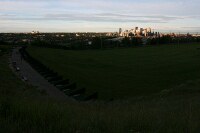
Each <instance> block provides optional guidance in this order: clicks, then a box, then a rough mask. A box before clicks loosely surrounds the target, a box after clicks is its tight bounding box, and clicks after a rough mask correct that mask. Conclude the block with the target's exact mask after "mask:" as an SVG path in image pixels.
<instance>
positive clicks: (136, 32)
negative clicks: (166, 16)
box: [119, 27, 159, 37]
mask: <svg viewBox="0 0 200 133" xmlns="http://www.w3.org/2000/svg"><path fill="white" fill-rule="evenodd" d="M158 34H159V33H158V32H156V33H154V32H152V29H151V28H139V27H135V28H134V29H131V30H125V31H123V30H122V28H119V36H124V37H125V36H126V37H129V36H138V37H140V36H145V37H147V36H154V35H158Z"/></svg>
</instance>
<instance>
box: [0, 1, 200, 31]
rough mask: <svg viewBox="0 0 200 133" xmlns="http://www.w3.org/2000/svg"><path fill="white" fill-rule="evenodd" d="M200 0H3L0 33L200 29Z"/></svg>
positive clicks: (0, 12) (0, 7)
mask: <svg viewBox="0 0 200 133" xmlns="http://www.w3.org/2000/svg"><path fill="white" fill-rule="evenodd" d="M199 14H200V1H199V0H167V1H166V0H0V32H30V31H33V30H37V31H40V32H105V31H106V32H107V31H117V30H118V28H120V27H121V28H123V30H125V29H131V28H133V27H135V26H138V27H152V28H153V29H155V30H156V31H161V32H179V31H180V32H198V31H199V32H200V15H199Z"/></svg>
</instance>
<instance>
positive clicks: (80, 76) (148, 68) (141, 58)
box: [28, 44, 200, 99]
mask: <svg viewBox="0 0 200 133" xmlns="http://www.w3.org/2000/svg"><path fill="white" fill-rule="evenodd" d="M198 47H200V45H199V44H181V45H163V46H148V47H141V48H127V49H112V50H83V51H70V50H60V49H51V48H39V47H34V46H31V47H29V48H28V52H29V53H30V54H31V55H32V56H33V57H35V58H37V59H38V60H40V61H41V62H43V63H44V64H45V65H47V66H49V67H50V68H52V69H53V70H55V71H56V72H58V73H59V74H60V75H63V76H64V77H65V78H69V79H70V80H71V81H74V82H77V83H78V85H79V86H81V87H86V88H87V90H88V92H95V91H97V92H98V93H99V95H100V98H101V99H109V98H114V99H118V98H119V99H121V98H127V97H132V96H141V95H148V94H153V93H157V92H160V91H162V90H165V89H171V88H173V87H175V86H177V85H180V84H182V83H185V82H187V81H188V80H195V79H198V78H200V51H199V50H197V48H198Z"/></svg>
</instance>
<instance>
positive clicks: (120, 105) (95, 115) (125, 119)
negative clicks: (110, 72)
mask: <svg viewBox="0 0 200 133" xmlns="http://www.w3.org/2000/svg"><path fill="white" fill-rule="evenodd" d="M194 48H195V47H194ZM0 49H1V46H0ZM0 75H1V76H0V79H1V80H0V129H1V130H0V132H2V133H27V132H28V133H148V132H149V133H151V132H152V133H161V132H162V133H163V132H164V133H172V132H174V133H180V132H181V133H198V132H199V130H200V115H199V112H200V103H199V101H200V80H198V79H196V80H192V81H188V82H185V83H183V84H181V85H179V86H177V87H175V88H174V89H171V90H164V91H162V92H161V93H159V94H158V95H155V96H153V97H152V96H150V97H138V98H135V99H132V100H129V101H114V102H109V103H107V102H87V103H79V102H74V101H73V102H72V101H71V102H70V101H66V102H57V101H55V100H53V99H48V98H47V96H46V95H43V94H41V93H40V92H39V91H38V90H37V89H36V88H34V87H31V86H28V85H26V84H25V83H23V82H22V81H20V80H19V79H18V78H17V77H16V76H15V74H13V72H12V71H11V70H10V68H9V66H8V55H2V56H0Z"/></svg>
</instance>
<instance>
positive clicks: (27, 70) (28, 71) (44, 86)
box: [11, 48, 71, 100]
mask: <svg viewBox="0 0 200 133" xmlns="http://www.w3.org/2000/svg"><path fill="white" fill-rule="evenodd" d="M19 49H20V48H15V49H14V50H13V52H12V56H11V62H16V66H17V67H19V69H20V70H19V71H18V72H17V75H18V76H19V77H20V78H21V79H22V80H23V77H25V79H26V78H27V81H26V82H27V83H28V84H31V85H33V86H36V87H37V88H38V89H40V90H41V91H43V90H44V91H45V92H46V93H47V94H48V95H49V96H50V97H51V98H54V99H57V100H69V99H71V98H69V97H67V96H66V95H65V94H64V93H63V92H61V91H60V90H58V89H57V88H56V87H55V86H53V85H52V84H50V83H49V82H48V81H47V80H46V79H45V78H43V77H42V76H41V75H40V74H39V73H38V72H37V71H36V70H34V69H33V68H32V67H31V66H30V65H29V64H28V63H27V62H26V61H25V60H23V59H21V55H20V53H19ZM13 69H14V68H13ZM14 70H15V69H14Z"/></svg>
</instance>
